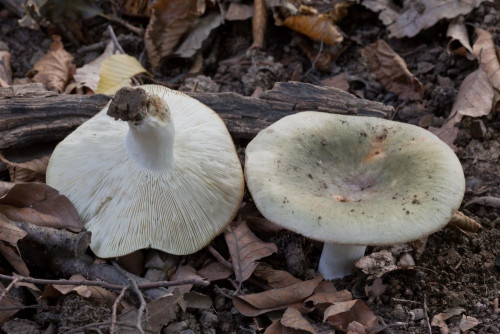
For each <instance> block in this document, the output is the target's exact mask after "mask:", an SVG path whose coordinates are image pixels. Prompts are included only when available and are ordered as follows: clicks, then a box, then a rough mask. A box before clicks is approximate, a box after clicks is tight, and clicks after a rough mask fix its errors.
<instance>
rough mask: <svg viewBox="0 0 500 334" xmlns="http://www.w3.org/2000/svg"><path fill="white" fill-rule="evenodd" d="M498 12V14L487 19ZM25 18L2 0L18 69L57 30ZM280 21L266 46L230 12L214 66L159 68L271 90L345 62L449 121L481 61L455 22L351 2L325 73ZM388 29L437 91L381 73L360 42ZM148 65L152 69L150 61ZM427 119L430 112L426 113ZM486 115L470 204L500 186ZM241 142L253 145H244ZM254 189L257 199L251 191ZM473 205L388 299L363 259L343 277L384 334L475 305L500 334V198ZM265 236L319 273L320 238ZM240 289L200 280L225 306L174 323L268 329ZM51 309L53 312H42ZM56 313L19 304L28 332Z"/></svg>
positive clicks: (395, 280)
mask: <svg viewBox="0 0 500 334" xmlns="http://www.w3.org/2000/svg"><path fill="white" fill-rule="evenodd" d="M486 17H487V18H488V20H487V21H488V22H485V21H486V20H485V18H486ZM16 20H17V18H16V17H14V16H13V15H12V14H10V13H9V12H7V10H5V9H3V10H2V6H1V5H0V50H1V49H8V50H10V52H11V53H12V64H11V66H12V70H13V76H14V77H15V78H23V77H25V76H26V73H27V72H28V71H29V70H30V69H31V68H32V66H33V64H34V63H35V62H36V61H37V60H38V59H39V58H40V57H41V56H43V55H44V53H45V52H46V50H47V49H48V48H49V46H50V43H51V39H50V38H49V35H48V32H47V31H46V30H43V29H42V30H30V29H27V28H20V27H19V26H18V24H17V21H16ZM269 20H270V22H271V24H269V29H268V31H267V34H266V39H265V40H266V43H267V47H265V48H264V49H263V50H260V51H259V50H247V48H248V47H249V46H250V44H251V42H252V40H251V23H250V21H245V22H239V23H234V22H226V24H224V25H223V26H222V27H221V28H219V29H218V30H217V31H216V32H215V33H214V34H212V36H211V37H210V42H209V43H206V44H207V45H206V46H205V49H204V61H205V66H204V70H203V73H201V74H203V75H204V77H200V76H196V77H193V76H189V75H188V74H187V73H188V71H189V69H190V66H191V63H190V62H189V61H178V60H175V59H173V60H171V61H169V62H168V68H167V65H165V66H164V68H162V69H161V70H160V71H159V72H158V73H155V79H156V80H160V81H163V82H166V83H168V84H169V85H173V86H176V87H180V89H191V88H192V87H193V85H194V84H193V82H195V83H196V82H197V83H196V86H197V89H198V90H200V91H202V90H206V91H217V90H220V91H233V92H237V93H240V94H245V95H251V94H252V93H253V92H254V91H255V90H256V88H257V87H260V88H263V89H269V88H272V86H273V84H274V83H275V82H277V81H287V80H290V78H291V77H292V75H293V73H294V71H295V70H296V68H297V67H299V66H301V67H302V72H301V78H300V80H301V81H304V82H309V83H313V84H320V85H321V84H322V83H321V81H322V80H323V79H327V78H331V77H332V76H334V75H337V74H339V73H345V74H346V75H347V78H348V82H349V86H350V87H349V91H350V92H351V93H354V94H356V95H358V96H360V97H364V98H367V99H370V100H375V101H380V102H383V103H385V104H389V105H392V106H394V107H395V109H396V110H397V114H396V116H395V119H396V120H398V121H401V122H408V123H412V124H419V125H421V126H422V125H423V126H426V127H428V126H430V125H432V126H437V127H439V126H440V125H441V124H443V122H444V119H445V118H446V117H447V116H448V115H449V113H450V110H451V106H452V104H453V102H454V100H455V97H456V95H457V92H458V88H459V86H460V83H461V82H462V81H463V79H464V78H465V77H466V76H467V75H468V74H469V73H471V72H472V71H473V70H475V69H476V68H477V66H478V65H477V62H475V61H469V60H467V59H466V58H464V57H459V56H453V55H450V54H448V52H447V50H446V45H447V39H446V29H447V24H446V23H445V22H441V23H438V24H437V25H435V26H434V27H432V28H430V29H427V30H425V31H423V32H421V33H420V34H419V35H418V36H417V37H415V38H411V39H408V38H404V39H401V40H397V39H389V38H388V37H387V31H386V29H385V27H384V26H383V24H382V23H381V22H380V21H379V20H378V18H377V16H376V15H375V14H373V13H372V12H370V11H368V10H366V9H364V8H363V7H361V6H357V5H356V6H353V7H351V8H350V10H349V15H348V16H347V18H346V19H344V20H343V21H342V22H341V23H340V24H339V25H340V28H341V29H342V30H343V31H344V33H345V35H346V36H347V37H346V41H345V44H346V45H347V48H346V50H345V51H344V52H343V53H342V54H341V55H340V56H339V58H338V59H337V60H336V61H335V62H334V63H333V65H332V66H331V70H330V71H327V72H319V71H317V70H315V69H311V62H310V60H309V59H308V58H307V57H306V56H305V55H304V54H303V53H302V51H301V49H300V48H299V47H298V46H296V45H295V43H294V42H293V40H294V38H295V37H296V36H295V35H294V33H293V32H291V31H290V30H289V29H287V28H284V27H276V26H273V24H272V18H271V17H269ZM466 22H468V23H470V24H471V25H474V26H478V27H482V28H488V27H494V26H497V27H498V26H500V11H496V9H495V8H494V7H493V6H489V5H481V6H480V7H479V8H478V9H476V10H474V11H473V12H472V13H471V14H469V15H467V16H466ZM87 24H88V29H87V30H88V31H89V32H90V34H91V36H92V39H93V41H94V42H99V41H104V40H108V39H109V36H107V33H105V29H104V27H105V25H106V22H105V21H104V20H103V19H92V20H90V21H89V22H87ZM113 27H114V28H115V31H116V33H117V35H118V36H119V41H120V43H121V44H122V46H123V47H124V49H125V51H126V52H127V53H129V54H131V55H133V56H135V57H137V58H138V59H141V60H143V63H144V62H145V61H144V59H145V57H144V43H143V42H142V40H141V38H139V37H137V36H135V35H133V34H131V33H130V32H128V31H127V30H126V29H125V28H123V27H121V26H118V25H113ZM493 34H494V40H495V44H496V45H497V46H498V45H500V32H499V31H498V29H497V30H496V31H495V32H494V33H493ZM378 39H384V40H386V41H387V42H388V43H389V44H390V45H391V47H392V48H393V49H394V51H396V52H397V53H398V54H399V55H400V56H402V57H403V58H404V60H405V61H406V63H407V65H408V68H409V70H410V71H411V72H412V73H413V74H415V75H416V76H417V77H418V79H419V80H420V81H421V82H422V83H423V84H424V85H425V87H426V93H425V96H424V99H423V100H422V101H418V102H407V101H402V100H399V99H398V97H397V96H396V95H395V94H394V93H391V92H388V91H386V90H385V89H384V88H383V87H382V85H381V84H380V83H379V82H378V81H377V80H376V79H375V78H374V76H373V75H372V74H371V73H370V72H369V70H368V67H367V64H366V61H365V60H364V59H363V58H362V57H361V55H360V49H361V48H362V47H364V46H366V45H368V44H369V43H372V42H375V41H376V40H378ZM316 47H319V45H316ZM65 48H66V49H67V50H68V51H69V52H70V53H72V54H73V55H74V56H75V62H76V64H77V66H81V65H83V64H85V63H87V62H89V61H91V60H92V59H93V58H95V57H97V56H98V55H99V54H100V53H101V52H102V49H97V50H93V51H91V52H87V51H86V49H85V46H75V45H73V44H71V43H69V42H67V41H66V42H65ZM145 66H146V68H148V67H147V66H148V64H147V63H145ZM429 115H430V116H429ZM423 120H427V122H425V123H423ZM479 120H480V121H481V122H482V123H483V124H484V128H485V129H486V131H479V132H478V131H476V128H477V124H475V123H474V122H478V119H474V120H473V119H470V118H467V117H466V118H465V119H464V120H463V121H462V124H461V128H460V132H459V136H458V139H457V141H456V144H457V147H458V150H457V155H458V157H459V158H460V160H461V162H462V164H463V168H464V172H465V176H466V185H467V186H466V193H465V198H464V203H467V202H468V201H470V200H471V199H473V198H475V197H478V196H495V197H500V177H499V175H500V116H499V115H498V113H496V114H495V113H492V114H490V115H488V116H485V117H482V118H480V119H479ZM241 144H242V145H244V144H245V143H241ZM239 151H240V152H242V151H243V147H241V148H240V150H239ZM245 199H246V200H247V202H249V201H251V200H250V196H248V195H247V196H246V197H245ZM462 210H463V212H465V213H466V214H467V215H468V216H470V217H473V218H475V219H476V220H477V221H478V222H480V223H481V225H482V229H480V230H479V231H478V232H477V233H466V232H462V231H458V230H453V229H450V228H445V229H443V230H441V231H439V232H437V233H435V234H433V235H431V236H430V237H429V239H428V242H427V245H426V247H425V250H424V251H423V254H422V255H421V257H420V258H418V256H416V254H413V255H414V258H415V262H416V267H414V268H412V269H407V270H397V271H393V272H390V273H387V274H385V275H384V276H383V283H384V284H386V285H387V290H386V291H385V293H384V294H382V295H381V296H380V298H368V297H367V296H366V294H365V291H364V288H365V286H366V285H367V284H371V280H368V279H367V276H366V275H365V274H363V273H362V272H361V271H359V270H358V271H355V272H354V274H353V275H352V276H349V277H346V278H344V279H343V280H336V281H335V285H336V286H337V288H338V289H342V288H347V289H349V290H350V291H351V292H352V293H353V295H354V296H355V297H357V298H361V299H363V300H365V302H366V303H367V305H368V306H369V307H370V309H371V310H373V311H374V313H375V314H376V315H377V316H378V317H379V319H380V322H381V323H385V324H387V325H389V326H388V327H387V328H385V329H384V333H431V332H432V333H439V332H440V331H439V328H438V327H432V328H431V329H429V328H430V327H429V326H428V322H427V319H429V320H432V318H433V317H434V316H435V315H437V314H439V313H441V312H444V311H446V310H447V309H449V308H455V307H461V308H464V309H465V312H463V314H465V315H467V316H471V317H475V318H477V319H478V320H479V321H480V324H479V325H478V326H476V327H474V328H473V329H472V330H470V331H469V332H468V333H471V334H472V333H500V313H499V312H500V311H498V309H497V310H496V312H495V311H494V307H493V303H494V300H495V299H498V298H499V297H500V209H499V208H494V207H488V206H485V205H471V206H468V207H467V208H463V209H462ZM259 236H260V237H261V238H262V239H263V240H265V241H273V242H275V243H276V244H277V245H278V248H279V252H278V254H277V255H274V256H271V257H270V258H268V259H266V262H269V263H270V264H271V265H272V266H273V267H274V268H276V269H285V270H288V271H290V272H291V273H293V274H294V275H296V276H297V277H299V278H302V279H304V278H310V277H312V276H313V275H314V274H315V270H316V268H317V263H318V259H319V254H320V245H318V244H317V243H315V242H313V241H310V240H306V239H304V238H303V237H301V236H298V235H296V234H294V233H291V232H289V233H282V234H280V235H278V236H274V237H269V236H266V235H259ZM215 244H216V245H221V247H220V248H224V247H225V246H224V241H223V239H221V238H218V239H216V240H215ZM372 250H374V249H372ZM202 253H203V254H202ZM206 253H207V252H206V250H202V251H200V252H199V253H198V254H196V255H194V256H191V257H189V258H188V261H190V262H192V263H193V265H194V266H196V264H198V265H200V264H201V261H200V257H201V258H204V257H205V258H206V256H207V254H206ZM200 254H202V255H200ZM289 254H296V255H297V254H298V255H297V256H298V257H296V258H294V260H293V261H292V260H290V259H289V257H288V255H289ZM287 260H288V262H287ZM231 289H233V287H232V286H231V285H229V284H224V283H222V284H221V286H219V287H217V288H216V287H214V286H213V285H211V287H209V288H206V289H198V291H200V292H202V293H206V294H208V295H209V296H210V297H211V298H212V300H213V303H214V306H213V308H212V309H209V310H196V311H190V312H187V313H179V315H178V318H177V319H176V321H174V322H173V323H172V324H171V325H169V329H167V330H165V331H164V333H181V332H182V333H185V334H187V333H257V332H258V333H262V332H263V331H261V330H260V329H258V328H257V324H259V326H261V327H263V328H265V327H266V326H267V325H268V324H269V323H270V322H269V321H268V320H267V319H266V318H265V317H262V318H259V320H255V321H254V320H253V319H251V318H245V317H243V316H242V315H240V314H239V313H238V312H237V311H236V309H235V308H234V307H233V306H232V302H231V300H230V299H227V298H226V297H225V296H224V295H223V294H221V291H222V292H227V294H228V295H231V293H232V290H231ZM245 289H246V291H248V292H251V291H259V290H258V288H257V287H254V286H252V285H250V284H249V285H248V286H245ZM75 305H77V306H75ZM87 307H89V306H88V305H87V304H85V303H84V302H81V301H79V300H76V299H72V300H67V301H64V302H63V303H60V304H59V305H58V306H57V309H58V310H59V311H61V310H62V312H63V313H61V317H60V321H59V325H62V326H74V327H76V326H77V325H81V324H84V323H85V321H83V322H82V321H81V320H78V319H76V318H75V312H76V311H78V310H79V311H81V310H82V308H87ZM71 312H72V313H71ZM99 312H104V313H105V316H106V317H107V316H108V315H109V313H106V312H105V311H103V310H101V309H99V307H98V305H94V308H93V312H83V313H85V316H86V317H87V318H86V319H87V320H86V321H87V322H91V321H97V320H99V319H101V316H102V314H100V313H99ZM70 313H71V314H70ZM80 313H82V312H80ZM98 313H99V314H98ZM43 314H45V315H46V316H45V317H42V316H41V315H43ZM50 314H52V311H47V312H42V313H38V314H37V313H36V312H28V311H23V312H20V313H18V314H17V318H20V319H25V320H16V321H17V323H19V326H21V327H22V326H24V327H26V328H28V329H27V330H26V331H24V332H25V333H35V332H37V331H39V332H41V329H42V328H47V326H48V324H49V323H50ZM80 315H83V314H80ZM427 317H428V318H427ZM461 317H462V316H461V315H460V316H455V317H452V318H451V319H449V320H448V324H449V326H450V328H451V327H453V326H454V325H456V324H458V322H459V321H460V319H461ZM47 319H49V320H47ZM61 319H62V320H61ZM312 321H313V322H316V323H317V324H318V325H319V324H320V323H321V319H312ZM8 324H9V326H10V327H8V326H6V325H4V327H2V330H3V331H4V332H5V333H15V332H17V333H20V332H22V331H21V329H20V328H21V327H16V326H14V325H15V323H14V322H9V323H8ZM12 326H14V328H15V329H12ZM24 327H23V328H24Z"/></svg>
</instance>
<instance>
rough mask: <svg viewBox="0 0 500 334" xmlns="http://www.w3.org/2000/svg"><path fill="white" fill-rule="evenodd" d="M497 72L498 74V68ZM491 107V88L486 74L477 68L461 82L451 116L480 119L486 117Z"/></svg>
mask: <svg viewBox="0 0 500 334" xmlns="http://www.w3.org/2000/svg"><path fill="white" fill-rule="evenodd" d="M498 70H499V74H500V67H499V68H498ZM492 107H493V87H491V84H490V82H489V80H488V76H487V74H486V73H485V72H484V71H483V70H482V69H481V68H478V69H477V70H475V71H474V72H472V73H471V74H469V75H468V76H467V77H466V78H465V79H464V81H462V84H461V85H460V89H459V90H458V95H457V98H456V99H455V103H453V107H452V108H451V114H452V115H453V114H454V113H455V112H458V113H460V114H462V115H464V116H470V117H480V116H484V115H488V114H489V113H490V111H491V108H492Z"/></svg>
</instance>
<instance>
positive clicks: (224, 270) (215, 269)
mask: <svg viewBox="0 0 500 334" xmlns="http://www.w3.org/2000/svg"><path fill="white" fill-rule="evenodd" d="M232 273H233V270H232V269H230V268H228V267H226V266H224V265H222V264H221V263H220V262H216V261H211V262H210V263H208V264H207V265H205V266H204V267H203V268H201V269H200V270H198V272H197V274H198V275H199V276H201V277H203V278H205V279H207V280H209V281H210V282H212V281H218V280H221V279H226V278H228V277H229V276H231V274H232Z"/></svg>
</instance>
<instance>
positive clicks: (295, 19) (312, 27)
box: [281, 14, 343, 45]
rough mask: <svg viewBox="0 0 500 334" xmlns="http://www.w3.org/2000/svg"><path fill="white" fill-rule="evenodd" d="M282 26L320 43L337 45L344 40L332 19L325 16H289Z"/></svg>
mask: <svg viewBox="0 0 500 334" xmlns="http://www.w3.org/2000/svg"><path fill="white" fill-rule="evenodd" d="M281 24H282V25H284V26H285V27H288V28H290V29H292V30H295V31H297V32H300V33H301V34H304V35H306V36H307V37H310V38H312V39H314V40H315V41H318V42H323V43H326V44H330V45H337V44H338V43H340V42H342V40H343V37H342V34H341V33H340V31H339V30H338V28H337V27H336V26H335V25H334V24H333V23H332V20H331V18H330V17H328V16H326V15H323V14H316V15H295V16H289V17H287V18H286V19H284V20H283V22H282V23H281Z"/></svg>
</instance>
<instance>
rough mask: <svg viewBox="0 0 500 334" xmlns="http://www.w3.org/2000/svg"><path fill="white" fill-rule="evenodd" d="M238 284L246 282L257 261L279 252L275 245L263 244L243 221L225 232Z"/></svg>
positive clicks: (234, 224)
mask: <svg viewBox="0 0 500 334" xmlns="http://www.w3.org/2000/svg"><path fill="white" fill-rule="evenodd" d="M224 237H225V238H226V243H227V247H228V249H229V254H230V255H231V260H232V262H233V267H234V273H235V275H236V279H237V280H238V282H244V281H246V280H247V279H248V278H249V277H250V276H251V275H252V273H253V271H254V269H255V268H256V267H257V262H256V261H257V260H259V259H262V258H263V257H266V256H269V255H271V254H272V253H275V252H277V251H278V248H277V247H276V245H275V244H273V243H268V242H263V241H262V240H260V239H259V238H257V237H256V236H255V234H253V233H252V231H250V229H249V228H248V226H247V224H246V222H245V221H243V220H238V221H235V222H233V223H232V224H231V225H230V226H229V227H227V228H226V231H225V232H224Z"/></svg>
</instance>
